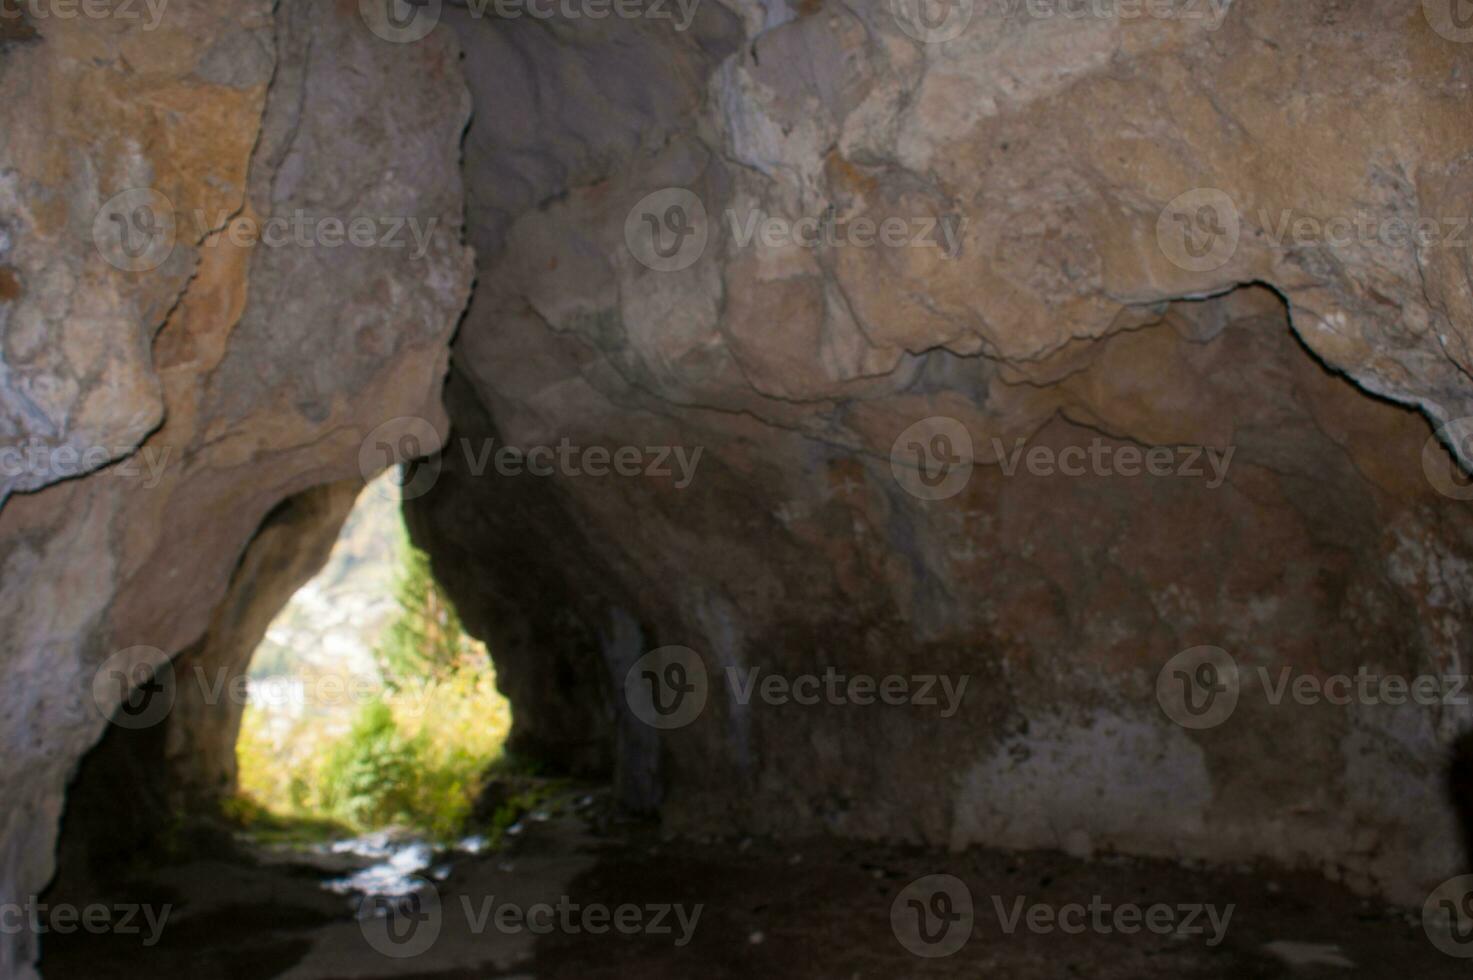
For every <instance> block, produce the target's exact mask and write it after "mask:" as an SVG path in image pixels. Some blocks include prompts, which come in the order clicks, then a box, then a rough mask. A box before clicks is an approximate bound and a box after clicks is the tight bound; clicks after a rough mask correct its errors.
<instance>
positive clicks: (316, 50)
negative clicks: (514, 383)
mask: <svg viewBox="0 0 1473 980" xmlns="http://www.w3.org/2000/svg"><path fill="white" fill-rule="evenodd" d="M134 9H138V8H137V6H135V8H134ZM4 45H5V50H4V54H3V59H0V96H3V97H0V106H3V108H0V112H3V113H4V114H5V118H4V119H3V120H0V132H4V133H5V134H6V136H5V141H4V144H3V146H0V157H3V160H0V185H3V193H0V225H3V227H4V229H5V235H4V236H3V244H4V252H5V254H4V257H3V260H4V263H5V265H4V269H3V284H4V296H3V299H4V302H0V334H3V337H4V366H3V368H0V371H3V375H0V392H3V393H4V394H3V395H0V398H3V405H4V408H3V410H0V431H3V432H5V433H6V434H7V438H6V439H5V440H4V441H5V445H6V448H7V449H8V448H10V446H11V444H12V441H14V443H15V445H16V447H18V448H23V449H25V450H26V452H25V454H24V458H23V459H22V460H20V461H19V463H17V460H16V458H15V457H14V456H13V455H11V454H8V453H7V456H6V464H7V473H8V474H10V475H11V476H12V477H13V479H10V480H9V481H8V482H7V484H6V490H7V491H27V492H26V493H23V494H13V495H12V496H11V497H10V498H9V499H8V500H7V501H6V502H5V505H4V510H3V511H0V568H3V570H4V571H3V581H4V582H5V587H4V589H3V591H0V624H3V633H4V635H5V637H6V640H5V644H4V648H3V654H0V671H3V673H4V676H5V678H6V683H5V684H4V686H3V692H0V744H3V745H4V746H5V747H6V755H7V760H8V761H7V764H6V766H5V767H4V770H3V772H0V796H3V797H4V798H5V800H6V801H7V805H6V808H5V810H4V813H3V815H0V902H10V901H17V900H19V901H25V900H26V899H27V898H28V897H29V896H32V895H35V894H37V893H38V892H40V890H41V889H42V888H43V887H44V886H45V884H46V882H47V880H48V878H49V877H50V876H51V869H52V866H53V844H54V840H55V834H56V826H57V820H58V817H59V815H60V813H61V809H62V805H63V790H64V787H65V785H66V781H67V779H68V777H69V774H70V773H71V772H72V770H73V768H74V767H75V765H76V763H77V760H78V759H79V757H80V756H81V754H82V753H83V752H84V751H85V750H86V749H87V747H88V746H89V745H91V744H92V743H93V742H94V741H95V740H96V739H97V737H98V736H99V735H100V734H101V733H102V731H103V729H104V726H105V725H106V720H105V719H106V717H107V716H109V715H111V714H113V709H114V707H115V706H116V705H117V702H118V699H119V697H120V690H121V686H120V684H118V683H117V680H118V678H119V677H128V676H131V674H130V671H132V670H135V669H136V668H138V667H139V666H140V665H148V664H155V663H156V662H157V661H159V660H161V659H163V658H166V657H170V656H173V655H176V654H178V653H179V652H181V651H183V650H185V649H186V648H187V647H189V646H190V645H191V644H194V643H196V642H197V641H199V640H200V638H201V637H202V636H203V635H204V634H205V632H206V630H207V629H208V628H209V626H210V623H211V620H212V617H213V616H214V615H215V611H216V609H217V607H218V606H219V604H220V603H221V601H222V599H223V598H224V597H225V596H226V595H227V587H228V585H229V583H230V579H231V575H232V573H233V572H234V570H235V569H236V567H237V565H238V563H239V562H240V560H241V557H242V555H243V553H244V552H245V548H246V545H247V543H248V541H249V540H250V539H251V536H252V534H253V533H254V532H255V531H256V529H257V528H258V527H259V526H260V525H261V522H262V520H263V519H264V518H265V517H266V515H267V514H268V513H269V512H270V511H271V510H272V509H273V508H274V507H276V505H277V504H278V503H280V502H281V501H282V500H284V499H286V498H288V497H290V496H292V495H294V494H297V493H300V492H303V491H306V490H308V489H309V488H312V487H315V486H319V485H322V484H326V483H333V482H337V481H341V480H344V479H354V480H358V479H362V478H363V477H366V476H371V475H372V474H373V473H375V472H377V471H378V470H381V469H382V468H383V467H384V466H386V465H388V463H389V462H391V461H392V459H393V458H397V449H398V447H399V444H400V443H399V440H400V436H401V433H400V432H399V431H398V426H397V424H391V425H390V426H389V427H388V428H387V429H383V430H380V431H375V430H379V428H380V426H382V425H383V424H384V423H385V422H386V420H392V419H394V418H396V417H401V416H416V417H420V418H423V419H427V420H430V421H432V422H433V423H434V424H438V425H441V426H443V425H444V421H445V420H444V415H443V412H442V410H441V408H440V406H439V398H438V389H439V384H440V379H441V377H442V375H443V373H444V370H445V363H446V344H447V341H448V338H449V336H450V334H451V332H452V331H453V329H454V327H455V324H456V321H457V319H458V317H459V315H460V312H461V311H462V309H463V308H464V305H465V302H466V297H467V294H468V290H469V284H470V280H471V275H472V268H471V258H470V252H469V249H468V247H467V246H466V245H465V244H464V242H463V238H464V234H463V219H464V197H463V190H462V185H461V178H460V169H459V158H460V141H461V138H462V135H463V130H464V127H465V124H466V120H467V118H468V114H469V100H468V97H467V94H466V91H465V88H464V85H463V83H462V81H461V79H460V74H459V70H458V68H457V61H458V58H459V52H458V50H457V49H456V47H455V44H454V41H453V39H452V38H449V37H444V36H438V37H436V38H432V39H430V40H428V41H426V42H425V43H423V44H419V45H413V46H407V47H406V46H395V45H389V44H385V43H384V42H383V41H382V40H381V39H380V38H379V37H377V36H375V35H374V34H373V33H372V32H371V31H370V30H369V29H368V27H367V26H366V24H365V21H364V20H363V18H362V17H361V16H360V14H359V11H358V10H357V9H356V6H355V5H348V4H319V3H307V2H300V0H283V2H281V3H279V4H276V3H259V2H258V3H239V2H234V0H232V2H224V0H178V2H173V3H170V4H169V5H168V7H167V8H166V11H165V16H164V17H163V18H162V19H161V20H160V21H159V22H158V23H157V24H154V25H152V26H150V25H148V24H145V23H140V22H136V21H132V20H127V19H120V18H113V17H108V18H101V19H97V18H89V17H74V18H60V17H55V18H46V19H42V20H36V21H34V22H33V23H32V22H26V21H22V22H15V21H8V22H7V35H6V39H5V41H4ZM119 195H122V196H121V197H119ZM333 219H336V220H338V221H341V222H342V223H343V225H344V226H347V228H348V229H349V230H351V228H352V222H353V221H354V219H364V220H366V221H367V222H368V224H367V225H361V226H360V230H361V231H363V232H364V234H358V235H355V236H354V237H352V238H351V239H349V240H347V241H345V234H344V230H343V228H341V227H339V228H338V229H337V230H336V231H334V228H333V224H332V221H333ZM415 228H418V231H419V234H418V237H415V235H414V234H413V230H414V229H415ZM391 235H392V236H393V237H391ZM370 436H372V438H370ZM362 447H366V451H365V452H363V453H362V454H360V448H362ZM382 447H387V449H388V452H380V451H379V450H380V449H381V448H382ZM67 449H70V450H75V452H66V451H64V450H67ZM360 455H361V457H362V458H361V459H360ZM84 474H85V475H84ZM304 545H305V542H304ZM95 679H98V680H99V683H97V684H96V685H94V680H95ZM34 956H35V945H34V938H33V937H30V936H25V935H22V936H6V937H3V942H0V975H5V976H29V975H32V974H31V973H29V972H28V970H29V966H28V964H30V963H31V961H32V960H33V959H34Z"/></svg>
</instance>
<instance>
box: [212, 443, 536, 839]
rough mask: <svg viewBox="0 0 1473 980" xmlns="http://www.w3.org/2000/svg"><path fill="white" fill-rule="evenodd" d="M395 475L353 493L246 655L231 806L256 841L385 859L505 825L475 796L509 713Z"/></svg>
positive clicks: (496, 757)
mask: <svg viewBox="0 0 1473 980" xmlns="http://www.w3.org/2000/svg"><path fill="white" fill-rule="evenodd" d="M397 480H398V475H397V470H391V471H389V472H388V473H386V474H384V475H383V476H381V477H379V478H378V479H377V480H375V481H374V482H373V483H371V484H370V485H369V486H368V487H366V488H365V489H364V491H363V492H362V493H361V494H360V495H359V498H358V501H357V503H356V504H355V505H354V508H353V511H352V513H351V514H350V515H349V517H348V520H347V522H346V523H345V524H344V526H343V529H342V531H341V533H340V534H339V536H338V539H337V543H336V545H335V546H334V548H333V550H332V554H331V557H330V558H329V559H328V562H327V564H326V566H324V567H323V569H322V570H321V572H319V573H318V574H317V576H316V577H315V578H313V579H312V580H311V581H310V582H308V583H307V584H306V585H305V586H303V587H302V588H301V589H300V590H299V591H298V592H297V593H296V595H295V596H294V597H293V598H292V600H291V601H290V602H289V603H288V604H287V606H286V608H284V609H283V610H282V611H281V613H280V614H279V615H277V617H276V618H275V620H273V622H272V623H271V627H270V629H269V630H268V631H267V634H266V637H265V639H264V640H263V641H262V642H261V644H260V646H259V647H258V648H257V650H256V652H255V655H254V657H253V658H252V660H251V667H250V674H249V701H248V704H247V706H246V709H245V713H244V716H243V718H242V721H241V729H240V736H239V740H238V741H237V744H236V755H237V760H238V764H239V774H240V791H239V795H238V797H237V798H236V800H235V801H234V803H233V807H234V809H235V814H234V815H235V816H236V817H237V819H238V820H239V821H240V822H241V823H242V824H243V825H244V826H245V827H246V829H247V830H248V831H249V832H251V833H252V834H253V835H255V836H257V837H258V838H260V839H262V840H264V841H271V840H275V841H277V842H282V843H291V844H303V843H313V842H317V843H324V842H328V841H336V842H338V847H339V849H347V850H351V849H352V846H351V843H348V842H351V841H354V840H357V841H359V842H360V843H363V845H364V846H363V847H362V848H361V849H363V850H366V851H369V852H374V853H378V854H382V853H384V851H385V849H386V848H392V847H393V846H394V845H404V846H408V845H411V844H412V845H413V846H415V847H417V848H419V849H423V848H424V847H425V846H427V845H440V844H445V843H448V842H454V841H459V840H462V839H464V838H466V837H471V838H473V839H475V838H477V837H478V836H484V835H487V834H491V835H494V834H496V833H498V832H499V831H500V830H502V829H504V826H497V814H496V813H494V812H492V813H484V812H479V813H478V812H477V807H476V803H477V799H478V795H479V794H480V793H481V792H482V790H483V788H484V787H485V785H486V784H487V782H488V780H489V779H490V778H491V777H492V774H493V772H496V771H501V770H505V769H506V768H508V767H509V766H510V762H509V760H507V759H506V758H504V757H503V754H502V746H503V743H504V742H505V740H506V735H507V732H508V730H509V728H510V726H511V709H510V706H509V705H508V703H507V701H506V699H505V698H504V697H502V695H501V694H500V693H499V692H498V691H497V688H496V674H495V670H494V668H493V667H492V663H491V658H490V656H489V655H488V653H487V651H486V648H485V647H484V646H483V645H482V644H481V643H480V642H478V641H477V640H475V639H474V638H473V637H471V636H470V635H469V634H467V633H466V632H465V630H464V629H463V628H462V626H461V622H460V618H459V617H458V616H457V614H456V611H455V608H454V606H452V605H451V603H450V602H449V601H448V600H447V599H446V597H445V596H444V595H443V594H442V592H441V590H440V588H439V586H438V585H437V584H436V582H435V580H434V577H433V575H432V574H431V571H430V562H429V557H428V556H427V555H426V554H425V553H424V552H422V551H420V550H419V549H417V548H415V547H413V545H412V544H411V543H410V541H409V536H408V532H407V530H406V528H405V525H404V519H403V514H402V511H401V502H400V499H399V487H398V482H397ZM505 822H506V821H505V820H504V819H503V820H502V821H501V823H502V824H503V825H504V823H505Z"/></svg>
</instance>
